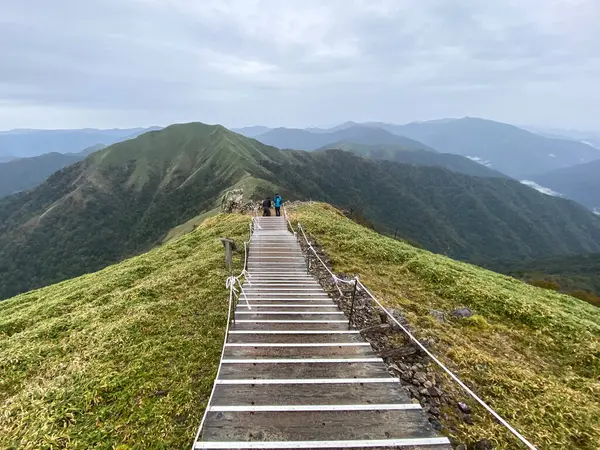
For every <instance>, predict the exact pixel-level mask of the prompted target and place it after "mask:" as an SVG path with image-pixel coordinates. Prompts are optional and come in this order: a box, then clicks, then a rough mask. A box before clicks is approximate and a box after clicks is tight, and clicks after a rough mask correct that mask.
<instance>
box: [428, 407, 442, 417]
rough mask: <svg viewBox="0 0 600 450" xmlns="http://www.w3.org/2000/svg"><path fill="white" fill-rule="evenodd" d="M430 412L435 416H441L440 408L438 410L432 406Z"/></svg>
mask: <svg viewBox="0 0 600 450" xmlns="http://www.w3.org/2000/svg"><path fill="white" fill-rule="evenodd" d="M429 412H430V413H431V414H433V415H434V416H439V415H440V414H441V411H440V408H436V407H435V406H431V407H430V408H429Z"/></svg>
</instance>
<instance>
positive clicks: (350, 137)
mask: <svg viewBox="0 0 600 450" xmlns="http://www.w3.org/2000/svg"><path fill="white" fill-rule="evenodd" d="M341 127H342V128H340V129H337V130H335V131H331V132H319V133H315V132H311V131H307V130H300V129H296V128H275V129H274V130H271V131H268V132H267V133H265V134H261V135H259V136H256V137H255V139H257V140H259V141H260V142H262V143H263V144H266V145H272V146H274V147H277V148H282V149H287V148H289V149H295V150H308V151H311V150H317V149H319V148H323V147H324V146H327V145H331V144H335V143H337V142H352V143H355V144H368V145H399V146H402V147H405V148H407V149H408V148H410V149H413V150H416V149H421V150H429V151H434V150H433V149H432V148H430V147H428V146H427V145H424V144H422V143H420V142H417V141H414V140H413V139H409V138H406V137H403V136H397V135H394V134H392V133H390V132H388V131H385V130H382V129H381V128H376V127H367V126H362V125H357V126H349V127H347V128H345V127H343V125H342V126H341ZM338 128H339V127H338Z"/></svg>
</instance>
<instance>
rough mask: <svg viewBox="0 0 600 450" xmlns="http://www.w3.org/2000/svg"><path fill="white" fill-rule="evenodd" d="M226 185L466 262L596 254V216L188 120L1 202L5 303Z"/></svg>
mask: <svg viewBox="0 0 600 450" xmlns="http://www.w3.org/2000/svg"><path fill="white" fill-rule="evenodd" d="M232 187H244V188H245V189H246V192H247V194H248V195H250V196H251V197H253V198H255V199H260V198H264V196H265V195H269V194H270V195H272V194H273V191H274V190H279V191H280V192H281V193H282V194H283V196H284V197H285V198H286V199H288V200H292V199H308V198H312V199H314V200H325V201H328V202H330V203H333V204H334V205H338V206H340V207H343V208H349V209H350V208H352V209H353V210H354V211H360V212H361V213H362V214H363V215H364V216H365V217H366V218H367V219H368V220H370V221H372V222H373V223H374V224H375V226H376V227H377V229H379V230H380V231H383V232H394V230H396V229H397V230H398V234H399V235H400V236H402V237H406V238H409V239H411V240H414V241H417V242H419V243H420V244H421V245H423V246H424V247H426V248H428V249H431V250H433V251H436V252H440V253H447V254H448V255H451V256H454V257H457V258H462V259H466V260H471V261H475V262H480V261H488V260H490V259H495V258H498V259H502V260H508V259H525V258H539V257H544V256H556V255H568V254H575V253H587V252H600V218H599V217H597V216H595V215H594V214H592V213H591V212H589V211H588V210H586V209H585V208H583V207H581V206H579V205H578V204H576V203H574V202H571V201H568V200H564V199H560V198H553V197H549V196H545V195H542V194H540V193H538V192H536V191H534V190H533V189H530V188H528V187H526V186H523V185H521V184H520V183H518V182H516V181H513V180H507V179H499V178H483V177H472V176H467V175H461V174H457V173H453V172H450V171H448V170H445V169H442V168H437V167H417V166H414V165H408V164H400V163H395V162H390V161H376V160H371V159H366V158H363V157H359V156H356V155H354V154H352V153H350V152H345V151H340V150H329V151H320V152H314V153H310V152H303V151H282V150H278V149H276V148H274V147H269V146H265V145H263V144H261V143H260V142H258V141H256V140H253V139H249V138H246V137H244V136H241V135H239V134H235V133H233V132H231V131H229V130H226V129H225V128H223V127H221V126H209V125H204V124H198V123H196V124H185V125H173V126H170V127H168V128H166V129H164V130H161V131H154V132H149V133H146V134H143V135H142V136H139V137H138V138H136V139H133V140H129V141H126V142H122V143H119V144H115V145H112V146H110V147H108V148H106V149H104V150H101V151H98V152H95V153H93V154H92V155H90V156H89V157H88V158H86V159H85V160H83V161H79V162H77V163H75V164H72V165H70V166H68V167H66V168H64V169H62V170H59V171H58V172H56V173H54V174H53V175H52V176H50V177H49V178H48V180H46V181H45V182H44V183H43V184H41V185H40V186H38V187H37V188H35V189H33V190H31V191H27V192H22V193H19V194H15V195H12V196H10V197H6V198H4V199H1V200H0V298H4V297H7V296H10V295H13V294H15V293H18V292H22V291H25V290H29V289H32V288H35V287H39V286H43V285H46V284H48V283H52V282H56V281H59V280H64V279H67V278H71V277H73V276H75V275H78V274H82V273H86V272H89V271H93V270H97V269H98V268H101V267H104V266H105V265H107V264H110V263H111V262H114V261H118V260H121V259H122V258H124V257H126V256H128V255H131V254H135V253H138V252H141V251H144V250H146V249H148V248H150V247H152V246H153V245H155V244H157V243H159V242H160V241H161V240H162V238H163V237H164V236H165V234H166V233H167V232H168V231H169V230H170V229H172V228H173V227H175V226H176V225H178V224H181V223H183V222H185V221H187V220H189V219H191V218H193V217H195V216H197V215H198V214H200V213H203V212H205V211H209V210H211V209H213V208H214V207H215V206H216V205H218V204H219V200H220V197H221V195H222V194H223V193H224V192H225V191H226V190H228V189H231V188H232Z"/></svg>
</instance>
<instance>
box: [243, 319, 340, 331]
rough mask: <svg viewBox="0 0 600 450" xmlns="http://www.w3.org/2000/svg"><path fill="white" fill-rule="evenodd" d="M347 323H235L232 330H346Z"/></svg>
mask: <svg viewBox="0 0 600 450" xmlns="http://www.w3.org/2000/svg"><path fill="white" fill-rule="evenodd" d="M348 329H349V327H348V324H347V323H244V322H239V321H236V323H235V325H234V327H233V330H274V331H282V330H290V331H293V330H315V331H327V330H348Z"/></svg>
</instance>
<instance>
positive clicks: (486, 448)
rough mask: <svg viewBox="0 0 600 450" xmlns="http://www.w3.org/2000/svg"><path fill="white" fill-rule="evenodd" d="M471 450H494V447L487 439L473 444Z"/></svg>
mask: <svg viewBox="0 0 600 450" xmlns="http://www.w3.org/2000/svg"><path fill="white" fill-rule="evenodd" d="M473 448H474V449H475V450H494V446H493V445H492V443H491V442H490V441H488V440H487V439H482V440H481V441H477V442H475V446H474V447H473Z"/></svg>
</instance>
